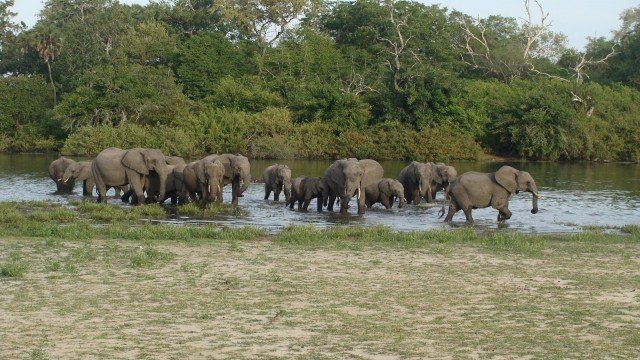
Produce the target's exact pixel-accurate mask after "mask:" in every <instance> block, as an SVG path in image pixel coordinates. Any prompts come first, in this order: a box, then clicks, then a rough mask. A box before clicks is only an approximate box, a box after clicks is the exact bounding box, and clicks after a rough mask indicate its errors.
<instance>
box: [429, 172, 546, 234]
mask: <svg viewBox="0 0 640 360" xmlns="http://www.w3.org/2000/svg"><path fill="white" fill-rule="evenodd" d="M520 191H527V192H530V193H532V194H533V208H532V209H531V213H532V214H535V213H537V212H538V198H539V195H538V187H537V186H536V182H535V180H533V177H532V176H531V174H529V173H528V172H526V171H520V170H518V169H515V168H512V167H511V166H506V165H505V166H503V167H501V168H500V169H499V170H498V171H496V172H495V173H479V172H466V173H464V174H462V175H460V176H459V177H458V178H457V179H456V180H455V181H454V182H453V184H451V188H450V190H449V196H450V197H451V202H450V204H449V212H448V213H447V217H446V218H445V220H444V221H445V222H450V221H451V220H452V219H453V215H454V214H455V213H456V212H458V210H462V211H464V215H465V216H466V218H467V223H469V224H471V223H473V217H472V216H471V210H472V209H481V208H486V207H489V206H491V207H493V208H494V209H496V210H498V222H503V221H505V220H507V219H510V218H511V211H509V198H510V197H511V195H512V194H514V193H515V194H517V193H519V192H520ZM442 215H444V205H443V206H442V210H441V214H440V217H442Z"/></svg>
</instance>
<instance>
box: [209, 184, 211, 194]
mask: <svg viewBox="0 0 640 360" xmlns="http://www.w3.org/2000/svg"><path fill="white" fill-rule="evenodd" d="M209 194H211V184H209Z"/></svg>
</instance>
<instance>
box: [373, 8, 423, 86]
mask: <svg viewBox="0 0 640 360" xmlns="http://www.w3.org/2000/svg"><path fill="white" fill-rule="evenodd" d="M387 8H388V10H389V22H390V23H391V26H392V34H393V35H394V37H393V38H385V37H380V38H378V40H379V41H382V42H384V43H386V44H387V45H388V47H387V53H388V54H389V55H391V60H386V61H385V63H386V64H387V66H388V67H389V69H390V70H391V71H392V72H393V74H394V76H393V86H394V88H395V90H396V91H403V88H402V86H401V84H400V78H399V75H400V72H401V71H402V69H403V68H404V65H403V63H402V62H403V58H404V57H405V55H406V54H409V55H411V58H412V59H413V61H412V62H411V64H410V65H407V66H408V70H411V69H413V68H414V67H415V66H417V65H418V64H419V63H420V62H421V59H420V56H419V55H418V54H417V53H416V52H415V51H413V50H412V49H410V48H409V47H408V44H409V42H410V41H411V39H412V38H413V35H409V36H407V35H405V34H403V29H404V28H406V27H407V21H408V19H409V14H408V13H405V14H400V13H399V12H398V10H397V9H396V7H395V5H394V1H387Z"/></svg>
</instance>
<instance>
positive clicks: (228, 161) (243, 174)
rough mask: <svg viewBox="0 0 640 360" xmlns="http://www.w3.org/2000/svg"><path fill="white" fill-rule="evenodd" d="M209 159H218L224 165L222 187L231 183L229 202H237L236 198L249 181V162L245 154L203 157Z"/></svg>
mask: <svg viewBox="0 0 640 360" xmlns="http://www.w3.org/2000/svg"><path fill="white" fill-rule="evenodd" d="M205 159H209V160H212V161H213V160H216V159H217V160H219V161H220V163H222V165H223V166H224V179H223V185H222V188H223V190H224V186H226V185H228V184H231V203H232V204H234V205H237V204H238V198H240V197H242V196H244V195H243V193H244V192H245V191H246V190H247V188H248V187H249V184H250V183H251V164H250V163H249V159H248V158H247V157H246V156H243V155H240V154H235V155H234V154H222V155H209V156H207V157H205Z"/></svg>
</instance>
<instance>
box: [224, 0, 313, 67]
mask: <svg viewBox="0 0 640 360" xmlns="http://www.w3.org/2000/svg"><path fill="white" fill-rule="evenodd" d="M311 4H312V3H311V2H310V0H286V1H280V0H220V1H219V2H217V4H216V5H214V7H213V8H212V11H214V12H219V13H220V14H221V15H222V17H223V18H224V19H226V20H227V21H229V22H231V23H233V24H234V25H235V27H236V28H237V29H238V30H239V31H240V32H241V34H242V35H243V36H245V37H247V38H248V39H251V40H253V41H255V42H256V43H257V45H258V49H259V53H260V54H261V55H264V53H265V52H266V51H267V48H268V47H269V46H271V45H273V44H274V43H275V42H277V41H278V40H279V39H280V37H281V36H282V35H283V34H284V33H285V31H286V30H287V29H288V28H289V26H290V25H291V23H292V22H294V21H295V20H297V19H298V18H300V16H302V15H303V14H304V12H305V10H307V9H309V8H310V7H311Z"/></svg>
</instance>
